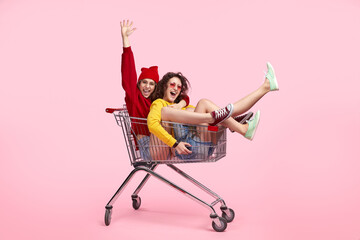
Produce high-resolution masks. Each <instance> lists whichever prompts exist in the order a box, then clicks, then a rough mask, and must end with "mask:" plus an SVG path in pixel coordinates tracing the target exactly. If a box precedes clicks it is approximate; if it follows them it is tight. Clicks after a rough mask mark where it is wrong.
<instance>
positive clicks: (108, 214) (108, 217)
mask: <svg viewBox="0 0 360 240" xmlns="http://www.w3.org/2000/svg"><path fill="white" fill-rule="evenodd" d="M111 213H112V209H106V210H105V225H106V226H109V225H110V222H111Z"/></svg>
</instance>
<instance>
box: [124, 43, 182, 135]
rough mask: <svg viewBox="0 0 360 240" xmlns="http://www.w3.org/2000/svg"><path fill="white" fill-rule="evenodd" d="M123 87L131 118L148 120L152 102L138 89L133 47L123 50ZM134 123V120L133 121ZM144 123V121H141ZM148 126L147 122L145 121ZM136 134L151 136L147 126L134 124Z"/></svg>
mask: <svg viewBox="0 0 360 240" xmlns="http://www.w3.org/2000/svg"><path fill="white" fill-rule="evenodd" d="M121 76H122V87H123V88H124V90H125V103H126V108H127V110H128V112H129V115H130V116H131V117H137V118H145V119H146V118H147V116H148V114H149V112H150V106H151V100H150V98H145V97H144V96H143V95H142V94H141V91H140V90H139V88H138V87H137V74H136V68H135V60H134V54H133V52H132V50H131V47H127V48H125V47H124V48H123V54H122V59H121ZM184 101H185V102H186V105H189V97H187V96H186V97H185V98H184ZM133 121H134V120H133ZM141 122H142V121H141ZM144 124H146V121H144ZM132 128H133V130H134V131H135V134H142V135H150V133H149V130H148V128H147V125H145V126H144V125H143V124H136V125H135V124H132Z"/></svg>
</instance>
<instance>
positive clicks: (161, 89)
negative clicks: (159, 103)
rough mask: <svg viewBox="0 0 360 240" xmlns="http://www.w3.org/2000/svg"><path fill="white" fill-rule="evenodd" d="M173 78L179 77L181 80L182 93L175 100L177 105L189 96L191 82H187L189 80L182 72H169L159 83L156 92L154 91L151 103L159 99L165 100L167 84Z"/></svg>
mask: <svg viewBox="0 0 360 240" xmlns="http://www.w3.org/2000/svg"><path fill="white" fill-rule="evenodd" d="M173 77H177V78H179V79H180V81H181V85H182V88H181V92H180V94H179V96H178V97H177V98H176V99H175V101H174V102H175V103H179V102H180V101H181V100H182V99H184V98H185V97H186V96H187V92H188V90H189V88H190V82H189V80H187V78H186V77H185V76H184V75H182V73H181V72H177V73H174V72H168V73H166V74H165V75H164V76H163V77H162V79H161V80H160V81H159V82H158V84H157V86H156V90H155V91H154V93H153V94H152V95H151V101H154V100H156V99H158V98H163V97H164V94H165V91H166V88H167V83H168V82H169V80H170V79H171V78H173Z"/></svg>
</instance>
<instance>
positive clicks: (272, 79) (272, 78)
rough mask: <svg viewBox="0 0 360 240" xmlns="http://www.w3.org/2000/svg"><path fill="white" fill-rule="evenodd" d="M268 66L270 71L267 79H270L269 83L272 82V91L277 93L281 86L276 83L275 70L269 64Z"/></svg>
mask: <svg viewBox="0 0 360 240" xmlns="http://www.w3.org/2000/svg"><path fill="white" fill-rule="evenodd" d="M266 66H267V69H268V71H267V73H266V75H265V77H266V78H267V79H269V81H270V91H277V90H279V85H278V83H277V81H276V76H275V70H274V68H273V66H271V64H270V63H269V62H267V63H266Z"/></svg>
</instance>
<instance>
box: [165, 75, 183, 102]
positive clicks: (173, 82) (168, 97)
mask: <svg viewBox="0 0 360 240" xmlns="http://www.w3.org/2000/svg"><path fill="white" fill-rule="evenodd" d="M166 86H167V88H166V90H165V92H164V97H163V99H164V100H165V101H168V102H170V103H174V101H175V99H176V98H177V97H178V96H179V95H180V93H181V90H182V85H181V80H180V79H179V78H178V77H172V78H170V79H169V81H168V82H167V85H166Z"/></svg>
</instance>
